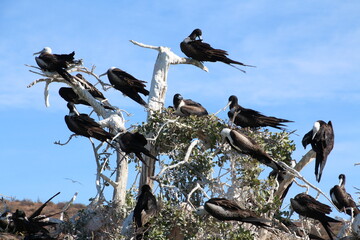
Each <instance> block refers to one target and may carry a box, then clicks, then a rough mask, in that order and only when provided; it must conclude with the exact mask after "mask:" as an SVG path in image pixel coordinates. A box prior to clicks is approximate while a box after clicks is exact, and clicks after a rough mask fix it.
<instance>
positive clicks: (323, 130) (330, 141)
mask: <svg viewBox="0 0 360 240" xmlns="http://www.w3.org/2000/svg"><path fill="white" fill-rule="evenodd" d="M308 144H311V147H312V149H313V150H314V151H315V152H316V160H315V176H316V180H317V181H318V182H320V180H321V175H322V172H323V170H324V167H325V164H326V160H327V158H328V156H329V154H330V152H331V150H332V149H333V147H334V130H333V126H332V123H331V121H329V122H328V123H326V122H324V121H322V120H319V121H316V122H315V123H314V126H313V129H312V130H310V131H309V132H308V133H306V134H305V135H304V137H303V139H302V145H303V146H304V148H306V146H307V145H308Z"/></svg>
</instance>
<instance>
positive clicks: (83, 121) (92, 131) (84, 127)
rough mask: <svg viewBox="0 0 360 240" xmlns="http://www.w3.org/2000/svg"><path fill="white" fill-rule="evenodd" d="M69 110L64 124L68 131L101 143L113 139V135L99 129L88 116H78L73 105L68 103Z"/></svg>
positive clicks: (83, 114) (98, 125)
mask: <svg viewBox="0 0 360 240" xmlns="http://www.w3.org/2000/svg"><path fill="white" fill-rule="evenodd" d="M67 107H68V108H69V115H66V116H65V122H66V125H67V126H68V128H69V129H70V131H72V132H73V133H75V134H77V135H81V136H84V137H88V138H90V137H92V138H96V139H97V140H99V141H101V142H108V143H109V141H111V140H112V139H113V138H114V135H113V134H111V133H109V132H107V131H105V130H104V129H102V128H101V126H100V124H98V123H97V122H95V120H94V119H93V118H91V117H89V115H87V114H85V113H82V114H80V113H79V112H78V111H77V109H76V108H75V105H74V103H72V102H69V103H68V104H67Z"/></svg>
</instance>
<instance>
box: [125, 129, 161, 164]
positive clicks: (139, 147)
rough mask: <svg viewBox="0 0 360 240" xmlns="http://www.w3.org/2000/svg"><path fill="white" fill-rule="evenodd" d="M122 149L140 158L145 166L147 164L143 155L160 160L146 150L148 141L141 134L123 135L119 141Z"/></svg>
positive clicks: (128, 133) (129, 133) (127, 133)
mask: <svg viewBox="0 0 360 240" xmlns="http://www.w3.org/2000/svg"><path fill="white" fill-rule="evenodd" d="M118 142H119V144H120V148H121V150H122V151H124V152H125V153H126V154H129V153H134V154H135V155H136V157H138V158H139V160H140V161H142V162H143V163H144V164H145V165H146V162H145V160H144V158H143V157H142V155H141V153H143V154H145V155H146V156H148V157H150V158H152V159H155V160H158V159H157V158H156V157H155V156H153V155H152V154H151V153H150V151H149V150H147V149H146V148H145V145H146V144H147V140H146V138H145V137H144V135H142V134H141V133H138V132H135V133H131V132H126V133H124V134H122V135H120V137H119V140H118Z"/></svg>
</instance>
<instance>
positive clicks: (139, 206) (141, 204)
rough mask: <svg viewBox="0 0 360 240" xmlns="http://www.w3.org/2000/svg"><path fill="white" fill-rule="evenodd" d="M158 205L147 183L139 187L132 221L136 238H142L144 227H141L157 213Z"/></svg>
mask: <svg viewBox="0 0 360 240" xmlns="http://www.w3.org/2000/svg"><path fill="white" fill-rule="evenodd" d="M157 212H158V205H157V202H156V198H155V196H154V195H153V194H152V192H151V188H150V186H149V185H147V184H144V185H143V186H142V187H141V193H140V195H139V197H138V200H137V203H136V206H135V209H134V218H133V220H134V222H135V225H136V231H137V235H136V239H142V237H143V232H144V229H143V227H144V226H145V225H146V224H147V223H148V222H149V221H150V219H151V218H152V217H154V216H156V215H157Z"/></svg>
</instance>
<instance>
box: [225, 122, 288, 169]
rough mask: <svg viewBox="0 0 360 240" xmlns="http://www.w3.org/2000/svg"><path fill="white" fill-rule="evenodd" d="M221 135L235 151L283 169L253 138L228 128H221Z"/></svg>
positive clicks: (274, 167) (269, 165)
mask: <svg viewBox="0 0 360 240" xmlns="http://www.w3.org/2000/svg"><path fill="white" fill-rule="evenodd" d="M221 135H222V136H223V137H225V139H226V141H227V142H228V143H229V144H230V146H231V147H232V148H233V149H235V150H236V151H237V152H239V153H242V154H247V155H250V156H251V157H252V158H255V159H257V160H258V161H259V162H261V163H263V164H265V165H266V166H268V167H271V168H272V169H274V170H275V171H284V169H283V168H282V167H281V166H280V165H279V164H278V163H277V162H276V161H275V160H273V159H272V157H270V155H269V154H267V153H266V152H265V151H264V150H263V149H262V148H261V147H260V146H259V145H258V144H257V143H256V142H255V140H254V139H252V138H250V137H248V136H246V135H244V134H242V133H240V132H239V131H236V130H232V129H230V128H224V129H223V130H221Z"/></svg>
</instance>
